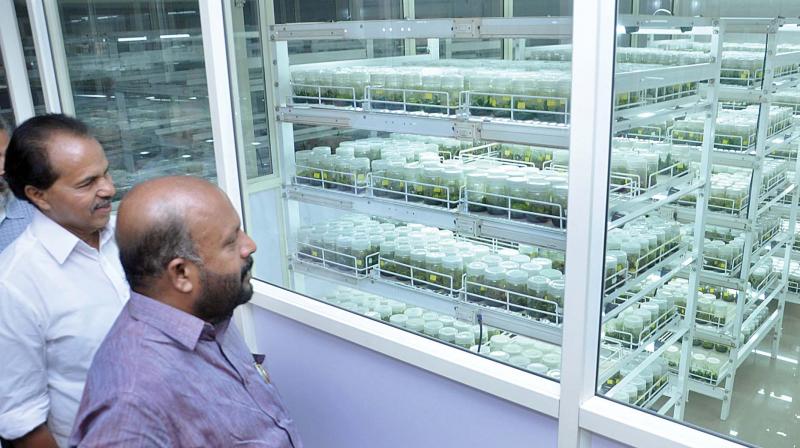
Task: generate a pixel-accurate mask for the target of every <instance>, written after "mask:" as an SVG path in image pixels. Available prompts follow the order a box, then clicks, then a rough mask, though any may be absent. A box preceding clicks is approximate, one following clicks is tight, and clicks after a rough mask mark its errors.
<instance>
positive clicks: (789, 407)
mask: <svg viewBox="0 0 800 448" xmlns="http://www.w3.org/2000/svg"><path fill="white" fill-rule="evenodd" d="M783 328H784V332H783V337H782V339H781V347H780V350H779V351H780V353H779V356H778V359H776V360H773V359H771V358H770V357H769V351H770V348H771V343H772V336H768V337H767V338H766V339H765V340H764V342H763V343H762V344H761V347H759V349H758V350H757V351H756V352H755V353H754V354H752V355H751V356H750V357H749V358H748V359H747V360H746V361H745V362H744V364H743V365H742V366H741V367H740V368H739V370H738V372H737V375H736V381H735V383H734V389H733V401H732V405H731V415H730V417H729V418H728V419H727V421H721V420H720V419H719V413H720V407H721V404H722V402H721V401H719V400H716V399H713V398H708V397H705V396H702V395H699V394H694V393H693V394H691V395H690V397H689V403H688V405H687V408H686V420H687V421H690V422H692V423H694V424H696V425H699V426H702V427H705V428H709V429H712V430H714V431H717V432H721V433H724V434H730V435H732V436H734V437H737V438H739V439H742V440H745V441H747V442H749V443H751V444H754V445H758V446H763V447H769V448H795V447H800V368H798V360H800V305H791V304H789V305H787V310H786V313H785V315H784V324H783Z"/></svg>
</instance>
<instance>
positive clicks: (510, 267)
mask: <svg viewBox="0 0 800 448" xmlns="http://www.w3.org/2000/svg"><path fill="white" fill-rule="evenodd" d="M499 266H500V267H501V268H503V269H505V270H506V271H513V270H518V269H519V264H517V263H514V262H513V261H504V262H502V263H500V265H499Z"/></svg>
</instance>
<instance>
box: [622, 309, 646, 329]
mask: <svg viewBox="0 0 800 448" xmlns="http://www.w3.org/2000/svg"><path fill="white" fill-rule="evenodd" d="M622 322H623V325H624V326H625V329H626V330H629V331H635V332H636V333H638V332H640V331H642V328H644V319H642V317H641V316H638V315H636V314H629V315H627V316H625V318H624V319H623V320H622Z"/></svg>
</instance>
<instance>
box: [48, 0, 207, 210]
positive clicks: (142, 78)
mask: <svg viewBox="0 0 800 448" xmlns="http://www.w3.org/2000/svg"><path fill="white" fill-rule="evenodd" d="M58 11H59V18H58V19H59V20H60V23H61V30H62V32H63V47H64V49H65V53H66V60H67V62H68V65H69V80H68V82H69V84H70V86H71V89H72V96H73V99H74V104H75V114H76V115H77V116H78V117H80V118H81V119H83V120H85V121H86V122H87V123H88V124H89V125H90V126H91V127H92V130H93V132H94V133H95V135H96V136H97V138H98V140H99V141H100V142H101V143H102V144H103V146H104V148H105V149H106V153H107V155H108V158H109V162H110V164H111V174H112V176H113V177H114V181H115V184H116V185H117V192H118V196H121V195H123V194H124V193H125V192H126V191H127V190H128V189H129V188H130V187H131V186H132V185H134V184H135V183H137V182H139V181H141V180H144V179H147V178H150V177H155V176H161V175H167V174H193V175H198V176H203V177H206V178H208V179H211V180H214V179H215V178H216V166H215V163H214V149H213V138H212V135H211V119H210V115H209V106H208V89H207V84H206V75H205V64H204V62H203V42H202V35H201V32H200V14H199V8H198V3H197V1H178V0H175V1H172V0H159V1H138V0H134V1H129V2H118V1H88V0H87V1H59V2H58ZM58 47H59V46H58V45H54V48H58Z"/></svg>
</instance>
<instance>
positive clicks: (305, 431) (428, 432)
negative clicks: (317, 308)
mask: <svg viewBox="0 0 800 448" xmlns="http://www.w3.org/2000/svg"><path fill="white" fill-rule="evenodd" d="M251 306H252V305H251ZM252 307H253V313H254V314H253V318H254V321H255V324H256V325H255V326H256V335H257V336H256V338H257V342H258V346H259V348H260V349H261V350H262V351H264V352H265V353H266V355H267V362H266V364H267V368H268V370H269V371H270V375H271V376H272V378H273V380H274V382H275V384H276V385H277V386H278V388H279V390H280V391H281V394H282V395H283V398H284V401H285V403H286V405H287V407H288V408H289V411H290V412H291V414H292V416H293V418H294V419H295V421H296V422H297V425H298V427H299V430H300V433H301V435H302V437H303V441H304V443H305V446H306V447H307V448H410V447H415V448H427V447H437V448H453V447H465V448H466V447H470V448H472V447H502V448H548V447H555V446H556V437H557V422H556V420H554V419H553V418H550V417H547V416H544V415H541V414H538V413H536V412H534V411H531V410H529V409H526V408H523V407H520V406H518V405H515V404H512V403H509V402H507V401H504V400H501V399H499V398H496V397H494V396H491V395H488V394H485V393H483V392H480V391H478V390H475V389H472V388H470V387H467V386H464V385H462V384H459V383H455V382H453V381H450V380H448V379H446V378H443V377H440V376H438V375H434V374H431V373H429V372H427V371H424V370H421V369H419V368H416V367H413V366H410V365H408V364H405V363H403V362H400V361H397V360H395V359H393V358H389V357H387V356H384V355H382V354H379V353H376V352H373V351H371V350H368V349H365V348H363V347H360V346H358V345H355V344H352V343H350V342H347V341H344V340H342V339H339V338H337V337H335V336H331V335H329V334H326V333H323V332H320V331H317V330H315V329H313V328H310V327H307V326H305V325H302V324H300V323H297V322H295V321H292V320H290V319H286V318H284V317H282V316H279V315H276V314H274V313H271V312H269V311H266V310H264V309H262V308H258V307H255V306H252ZM598 446H602V447H604V448H621V446H620V445H616V444H613V443H611V444H605V445H598Z"/></svg>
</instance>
